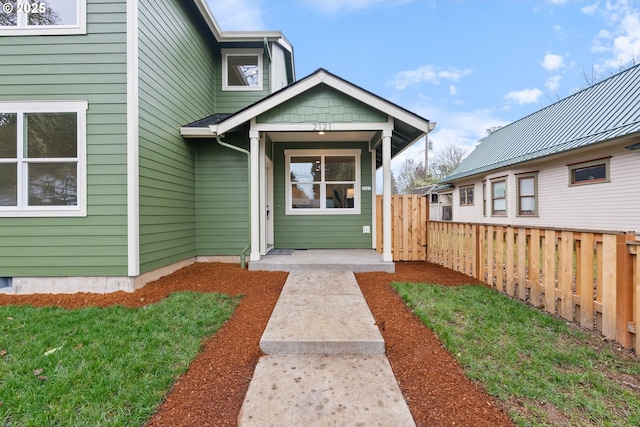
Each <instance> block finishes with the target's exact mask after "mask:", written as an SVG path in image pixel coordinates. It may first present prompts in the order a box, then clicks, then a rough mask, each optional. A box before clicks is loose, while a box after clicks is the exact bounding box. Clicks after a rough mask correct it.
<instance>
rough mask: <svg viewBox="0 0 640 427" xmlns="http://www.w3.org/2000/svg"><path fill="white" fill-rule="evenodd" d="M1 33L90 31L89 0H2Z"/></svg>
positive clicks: (56, 33) (79, 32)
mask: <svg viewBox="0 0 640 427" xmlns="http://www.w3.org/2000/svg"><path fill="white" fill-rule="evenodd" d="M1 4H2V9H3V11H2V12H0V35H7V36H16V35H19V36H23V35H49V34H51V35H63V34H86V33H87V1H86V0H47V1H36V0H3V1H2V2H1Z"/></svg>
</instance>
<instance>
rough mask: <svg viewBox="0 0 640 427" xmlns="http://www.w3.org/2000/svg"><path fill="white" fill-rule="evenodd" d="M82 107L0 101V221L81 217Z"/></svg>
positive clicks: (83, 180) (83, 206)
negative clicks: (0, 218) (22, 218)
mask: <svg viewBox="0 0 640 427" xmlns="http://www.w3.org/2000/svg"><path fill="white" fill-rule="evenodd" d="M87 108H88V103H87V102H86V101H50V102H0V217H47V216H86V212H87V206H86V205H87V202H86V200H87V195H86V139H87V136H86V122H87V119H86V112H87Z"/></svg>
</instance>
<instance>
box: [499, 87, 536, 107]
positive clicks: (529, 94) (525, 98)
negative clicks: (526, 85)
mask: <svg viewBox="0 0 640 427" xmlns="http://www.w3.org/2000/svg"><path fill="white" fill-rule="evenodd" d="M542 95H543V93H542V91H541V90H540V89H538V88H533V89H523V90H519V91H514V92H509V93H508V94H506V95H505V99H506V100H509V101H513V102H515V103H516V104H518V105H524V104H535V103H537V102H539V100H540V97H541V96H542Z"/></svg>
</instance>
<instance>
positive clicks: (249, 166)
mask: <svg viewBox="0 0 640 427" xmlns="http://www.w3.org/2000/svg"><path fill="white" fill-rule="evenodd" d="M221 138H222V137H221V136H220V135H216V140H217V141H218V144H220V145H222V146H223V147H227V148H231V149H232V150H235V151H238V152H240V153H243V154H246V155H247V185H248V186H247V193H248V194H249V203H248V212H247V214H248V215H247V224H248V225H249V227H248V229H249V239H248V242H247V246H245V247H244V248H242V251H241V252H240V267H241V268H245V265H246V263H245V256H246V253H247V251H248V250H249V249H251V153H250V152H249V151H248V150H245V149H244V148H240V147H236V146H235V145H231V144H227V143H226V142H223V141H222V139H221Z"/></svg>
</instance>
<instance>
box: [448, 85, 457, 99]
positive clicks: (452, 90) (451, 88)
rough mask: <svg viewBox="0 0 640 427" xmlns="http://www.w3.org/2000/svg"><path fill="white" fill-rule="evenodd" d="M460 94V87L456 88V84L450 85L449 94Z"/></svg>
mask: <svg viewBox="0 0 640 427" xmlns="http://www.w3.org/2000/svg"><path fill="white" fill-rule="evenodd" d="M457 94H458V89H456V87H455V85H449V95H453V96H456V95H457Z"/></svg>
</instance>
